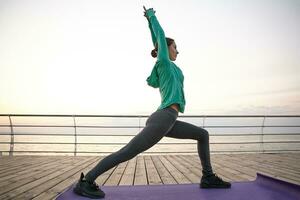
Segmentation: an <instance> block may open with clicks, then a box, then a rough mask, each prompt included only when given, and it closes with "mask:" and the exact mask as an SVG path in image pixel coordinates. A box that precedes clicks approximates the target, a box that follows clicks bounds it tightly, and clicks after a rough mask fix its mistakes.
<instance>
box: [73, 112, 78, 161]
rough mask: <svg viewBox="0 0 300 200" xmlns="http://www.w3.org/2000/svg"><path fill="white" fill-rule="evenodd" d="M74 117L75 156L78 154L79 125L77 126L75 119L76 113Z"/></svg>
mask: <svg viewBox="0 0 300 200" xmlns="http://www.w3.org/2000/svg"><path fill="white" fill-rule="evenodd" d="M72 118H73V123H74V140H75V143H74V156H76V155H77V127H76V119H75V115H73V116H72Z"/></svg>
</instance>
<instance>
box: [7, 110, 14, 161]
mask: <svg viewBox="0 0 300 200" xmlns="http://www.w3.org/2000/svg"><path fill="white" fill-rule="evenodd" d="M8 118H9V125H10V147H9V156H13V154H14V144H15V138H14V135H15V134H14V128H13V125H12V121H11V117H10V115H8Z"/></svg>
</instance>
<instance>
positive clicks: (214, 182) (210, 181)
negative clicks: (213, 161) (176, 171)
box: [200, 174, 231, 188]
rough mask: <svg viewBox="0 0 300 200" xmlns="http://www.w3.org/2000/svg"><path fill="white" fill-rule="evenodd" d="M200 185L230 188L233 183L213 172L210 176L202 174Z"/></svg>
mask: <svg viewBox="0 0 300 200" xmlns="http://www.w3.org/2000/svg"><path fill="white" fill-rule="evenodd" d="M200 187H201V188H230V187H231V183H229V182H226V181H223V180H222V179H221V178H220V177H218V176H217V175H216V174H212V175H210V176H202V178H201V183H200Z"/></svg>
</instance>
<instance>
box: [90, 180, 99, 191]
mask: <svg viewBox="0 0 300 200" xmlns="http://www.w3.org/2000/svg"><path fill="white" fill-rule="evenodd" d="M88 183H89V182H88ZM89 184H90V185H91V187H92V188H93V189H95V190H99V185H97V183H96V182H93V183H89Z"/></svg>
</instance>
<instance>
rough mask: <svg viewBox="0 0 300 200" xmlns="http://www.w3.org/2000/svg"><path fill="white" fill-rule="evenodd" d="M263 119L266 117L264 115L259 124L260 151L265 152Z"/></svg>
mask: <svg viewBox="0 0 300 200" xmlns="http://www.w3.org/2000/svg"><path fill="white" fill-rule="evenodd" d="M265 119H266V116H264V118H263V122H262V126H261V151H262V153H264V152H265V149H264V126H265Z"/></svg>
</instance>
